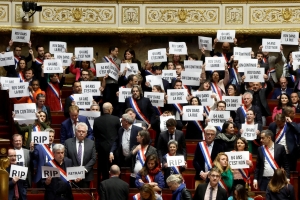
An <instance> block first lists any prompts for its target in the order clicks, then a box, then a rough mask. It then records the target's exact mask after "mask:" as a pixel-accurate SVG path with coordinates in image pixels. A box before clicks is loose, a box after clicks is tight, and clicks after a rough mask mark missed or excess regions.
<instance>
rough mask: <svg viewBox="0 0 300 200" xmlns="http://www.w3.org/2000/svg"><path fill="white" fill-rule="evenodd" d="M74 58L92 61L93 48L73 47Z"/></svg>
mask: <svg viewBox="0 0 300 200" xmlns="http://www.w3.org/2000/svg"><path fill="white" fill-rule="evenodd" d="M75 58H76V60H80V61H92V60H93V59H94V48H93V47H75Z"/></svg>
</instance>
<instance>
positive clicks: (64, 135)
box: [60, 105, 94, 144]
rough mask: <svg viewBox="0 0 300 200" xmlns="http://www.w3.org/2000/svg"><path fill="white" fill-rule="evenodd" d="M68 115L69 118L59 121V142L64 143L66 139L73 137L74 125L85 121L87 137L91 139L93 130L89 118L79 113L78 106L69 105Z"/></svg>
mask: <svg viewBox="0 0 300 200" xmlns="http://www.w3.org/2000/svg"><path fill="white" fill-rule="evenodd" d="M69 115H70V118H69V119H66V120H65V121H63V123H61V128H60V142H61V143H62V144H64V143H65V141H66V140H67V139H69V138H73V137H75V127H76V124H77V123H79V122H84V123H86V125H87V126H88V132H87V138H89V139H91V140H93V139H94V136H93V130H92V128H91V126H90V123H89V120H88V118H87V117H85V116H81V115H79V108H78V106H75V105H74V106H70V108H69Z"/></svg>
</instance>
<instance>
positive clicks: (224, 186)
mask: <svg viewBox="0 0 300 200" xmlns="http://www.w3.org/2000/svg"><path fill="white" fill-rule="evenodd" d="M218 184H219V185H220V186H221V187H222V188H224V189H225V190H226V192H227V194H228V192H229V191H228V187H227V186H226V184H225V182H224V181H223V180H222V179H220V181H219V183H218Z"/></svg>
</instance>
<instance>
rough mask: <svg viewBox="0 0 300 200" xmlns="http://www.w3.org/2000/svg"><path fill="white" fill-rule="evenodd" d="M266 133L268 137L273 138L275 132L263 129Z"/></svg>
mask: <svg viewBox="0 0 300 200" xmlns="http://www.w3.org/2000/svg"><path fill="white" fill-rule="evenodd" d="M262 133H264V134H265V136H266V137H271V139H272V138H273V136H274V134H273V132H272V131H271V130H269V129H266V130H262V131H261V134H262Z"/></svg>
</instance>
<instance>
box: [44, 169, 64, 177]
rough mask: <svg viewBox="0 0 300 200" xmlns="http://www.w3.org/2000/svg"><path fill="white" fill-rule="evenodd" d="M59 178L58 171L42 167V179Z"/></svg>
mask: <svg viewBox="0 0 300 200" xmlns="http://www.w3.org/2000/svg"><path fill="white" fill-rule="evenodd" d="M48 177H58V178H59V177H60V172H59V169H57V168H55V167H48V166H42V178H48Z"/></svg>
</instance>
